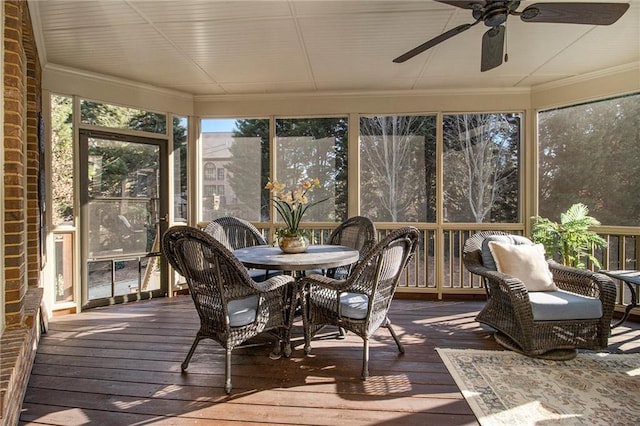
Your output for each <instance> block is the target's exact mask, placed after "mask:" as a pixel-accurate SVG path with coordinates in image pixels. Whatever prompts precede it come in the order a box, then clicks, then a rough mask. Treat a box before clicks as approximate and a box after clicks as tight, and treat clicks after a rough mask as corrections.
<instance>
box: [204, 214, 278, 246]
mask: <svg viewBox="0 0 640 426" xmlns="http://www.w3.org/2000/svg"><path fill="white" fill-rule="evenodd" d="M213 222H215V223H219V224H220V225H222V228H223V229H224V232H225V234H226V236H227V242H228V244H229V247H230V248H231V249H232V250H237V249H241V248H245V247H250V246H260V245H265V244H267V240H265V239H264V237H263V236H262V234H261V233H260V231H259V230H258V228H256V227H255V226H253V224H251V222H249V221H246V220H244V219H240V218H239V217H234V216H225V217H219V218H217V219H214V220H213Z"/></svg>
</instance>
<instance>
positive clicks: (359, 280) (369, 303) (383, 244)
mask: <svg viewBox="0 0 640 426" xmlns="http://www.w3.org/2000/svg"><path fill="white" fill-rule="evenodd" d="M419 236H420V233H419V232H418V230H417V229H415V228H413V227H405V228H401V229H396V230H395V231H393V232H391V233H390V234H389V235H387V237H386V238H385V239H383V240H382V241H380V242H379V243H378V244H376V245H375V246H374V247H373V248H372V249H371V250H369V252H368V253H367V255H366V256H365V257H364V258H363V259H362V260H361V261H360V262H359V263H358V265H357V266H356V267H355V268H354V269H353V271H352V272H351V274H350V275H349V276H348V277H347V278H346V279H344V280H338V279H334V278H331V277H327V276H324V275H319V274H314V275H310V276H307V277H305V278H303V279H302V280H301V282H300V283H301V284H300V285H301V286H302V289H303V303H302V304H303V324H304V335H305V352H306V353H307V354H308V353H310V352H311V339H312V337H313V336H314V335H315V334H316V333H317V332H318V331H319V330H320V329H321V328H323V327H324V326H325V325H334V326H337V327H343V328H344V329H345V330H348V331H352V332H353V333H355V334H357V335H358V336H360V337H361V338H362V339H363V340H364V347H363V356H362V379H363V380H365V379H366V378H367V377H368V376H369V338H370V337H371V336H372V335H373V334H374V333H375V332H376V330H377V329H378V328H380V327H386V328H387V329H389V332H390V333H391V335H392V336H393V339H394V340H395V342H396V345H397V346H398V350H399V351H400V352H401V353H404V348H403V347H402V344H401V343H400V341H399V340H398V337H397V336H396V334H395V332H394V330H393V328H392V327H391V322H390V321H389V318H388V317H387V312H388V310H389V306H390V305H391V300H392V299H393V294H394V292H395V290H396V286H397V284H398V280H399V279H400V276H401V275H402V273H403V271H404V270H405V267H406V266H407V263H408V262H409V261H410V258H411V256H412V255H413V253H414V251H415V248H416V245H417V242H418V238H419Z"/></svg>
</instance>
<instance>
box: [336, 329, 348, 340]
mask: <svg viewBox="0 0 640 426" xmlns="http://www.w3.org/2000/svg"><path fill="white" fill-rule="evenodd" d="M346 337H347V330H345V329H344V327H339V328H338V337H337V338H338V339H344V338H346Z"/></svg>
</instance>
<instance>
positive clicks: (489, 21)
mask: <svg viewBox="0 0 640 426" xmlns="http://www.w3.org/2000/svg"><path fill="white" fill-rule="evenodd" d="M518 6H520V2H519V1H489V2H487V3H486V4H485V5H483V4H481V3H475V4H473V5H472V6H471V7H472V8H473V11H472V12H471V13H472V15H473V17H474V18H475V19H476V20H481V21H482V22H484V24H485V25H486V26H487V27H497V26H498V25H502V24H504V23H505V22H506V21H507V18H508V17H509V15H510V14H513V13H515V11H516V9H517V8H518Z"/></svg>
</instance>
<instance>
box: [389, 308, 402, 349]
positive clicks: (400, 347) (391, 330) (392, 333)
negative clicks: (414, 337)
mask: <svg viewBox="0 0 640 426" xmlns="http://www.w3.org/2000/svg"><path fill="white" fill-rule="evenodd" d="M385 327H387V328H388V329H389V332H390V333H391V336H393V340H395V341H396V345H397V346H398V350H399V351H400V353H401V354H403V353H404V346H402V343H400V339H398V335H397V334H396V332H395V330H394V329H393V327H391V321H390V320H389V317H387V319H386V324H385Z"/></svg>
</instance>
